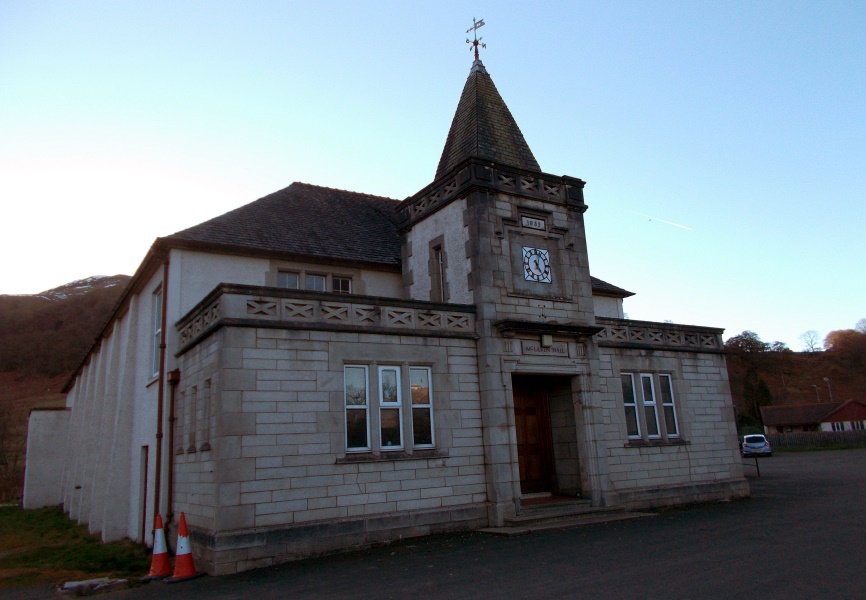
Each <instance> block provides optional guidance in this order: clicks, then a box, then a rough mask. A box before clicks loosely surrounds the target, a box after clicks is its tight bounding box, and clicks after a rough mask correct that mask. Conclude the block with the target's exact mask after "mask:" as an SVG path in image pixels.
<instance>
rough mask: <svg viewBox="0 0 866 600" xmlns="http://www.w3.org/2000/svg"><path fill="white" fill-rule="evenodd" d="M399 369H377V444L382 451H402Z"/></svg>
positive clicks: (401, 401)
mask: <svg viewBox="0 0 866 600" xmlns="http://www.w3.org/2000/svg"><path fill="white" fill-rule="evenodd" d="M401 387H402V386H401V385H400V367H379V434H380V436H379V443H380V445H381V448H382V450H402V449H403V398H402V394H401V393H400V388H401Z"/></svg>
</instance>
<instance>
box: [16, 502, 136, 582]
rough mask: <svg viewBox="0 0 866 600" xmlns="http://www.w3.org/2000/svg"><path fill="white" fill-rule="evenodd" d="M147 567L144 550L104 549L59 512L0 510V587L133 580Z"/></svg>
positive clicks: (133, 547)
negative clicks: (118, 579)
mask: <svg viewBox="0 0 866 600" xmlns="http://www.w3.org/2000/svg"><path fill="white" fill-rule="evenodd" d="M149 566H150V557H149V555H148V550H147V548H145V547H144V546H142V545H140V544H134V543H132V542H130V541H128V540H126V541H123V542H117V543H111V544H103V543H101V542H100V541H99V538H98V537H96V536H93V535H90V534H89V533H87V528H86V527H84V526H83V525H77V524H75V523H73V522H72V521H70V520H69V519H68V518H66V515H64V514H63V512H62V511H61V510H60V508H59V507H54V508H44V509H39V510H22V509H21V508H18V507H0V588H4V587H6V588H8V587H20V586H28V585H40V584H60V583H63V582H65V581H76V580H81V579H93V578H95V577H118V578H133V577H136V576H138V575H144V574H145V573H147V570H148V568H149Z"/></svg>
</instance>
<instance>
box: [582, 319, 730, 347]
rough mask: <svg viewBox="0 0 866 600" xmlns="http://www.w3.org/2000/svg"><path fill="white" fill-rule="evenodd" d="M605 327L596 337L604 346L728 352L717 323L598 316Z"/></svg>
mask: <svg viewBox="0 0 866 600" xmlns="http://www.w3.org/2000/svg"><path fill="white" fill-rule="evenodd" d="M596 322H597V323H598V324H599V325H601V326H602V327H601V331H600V332H599V334H598V336H596V341H597V342H598V345H599V346H601V347H608V348H637V349H646V350H672V351H676V352H703V353H711V354H724V352H725V348H724V345H723V344H722V333H723V332H724V331H725V330H724V329H719V328H717V327H700V326H697V325H680V324H678V323H657V322H654V321H632V320H630V319H613V318H608V317H598V318H596Z"/></svg>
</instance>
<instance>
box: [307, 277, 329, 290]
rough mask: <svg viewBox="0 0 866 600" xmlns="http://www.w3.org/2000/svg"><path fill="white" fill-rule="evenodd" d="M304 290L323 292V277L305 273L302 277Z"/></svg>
mask: <svg viewBox="0 0 866 600" xmlns="http://www.w3.org/2000/svg"><path fill="white" fill-rule="evenodd" d="M304 289H305V290H310V291H311V292H324V291H325V276H324V275H314V274H311V273H306V274H305V275H304Z"/></svg>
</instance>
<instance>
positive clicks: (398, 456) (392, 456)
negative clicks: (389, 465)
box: [335, 448, 448, 465]
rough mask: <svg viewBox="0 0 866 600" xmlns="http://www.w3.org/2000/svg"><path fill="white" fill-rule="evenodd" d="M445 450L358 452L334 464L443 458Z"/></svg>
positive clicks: (445, 454)
mask: <svg viewBox="0 0 866 600" xmlns="http://www.w3.org/2000/svg"><path fill="white" fill-rule="evenodd" d="M447 456H448V453H447V452H441V451H439V450H436V449H435V448H431V449H429V450H415V451H414V452H413V453H412V454H409V453H408V452H406V451H404V450H395V451H393V452H387V451H386V452H358V453H351V454H346V455H345V456H341V457H339V458H337V460H336V461H335V462H336V464H338V465H340V464H347V463H360V462H363V463H367V462H393V461H396V460H423V459H425V458H445V457H447Z"/></svg>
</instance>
